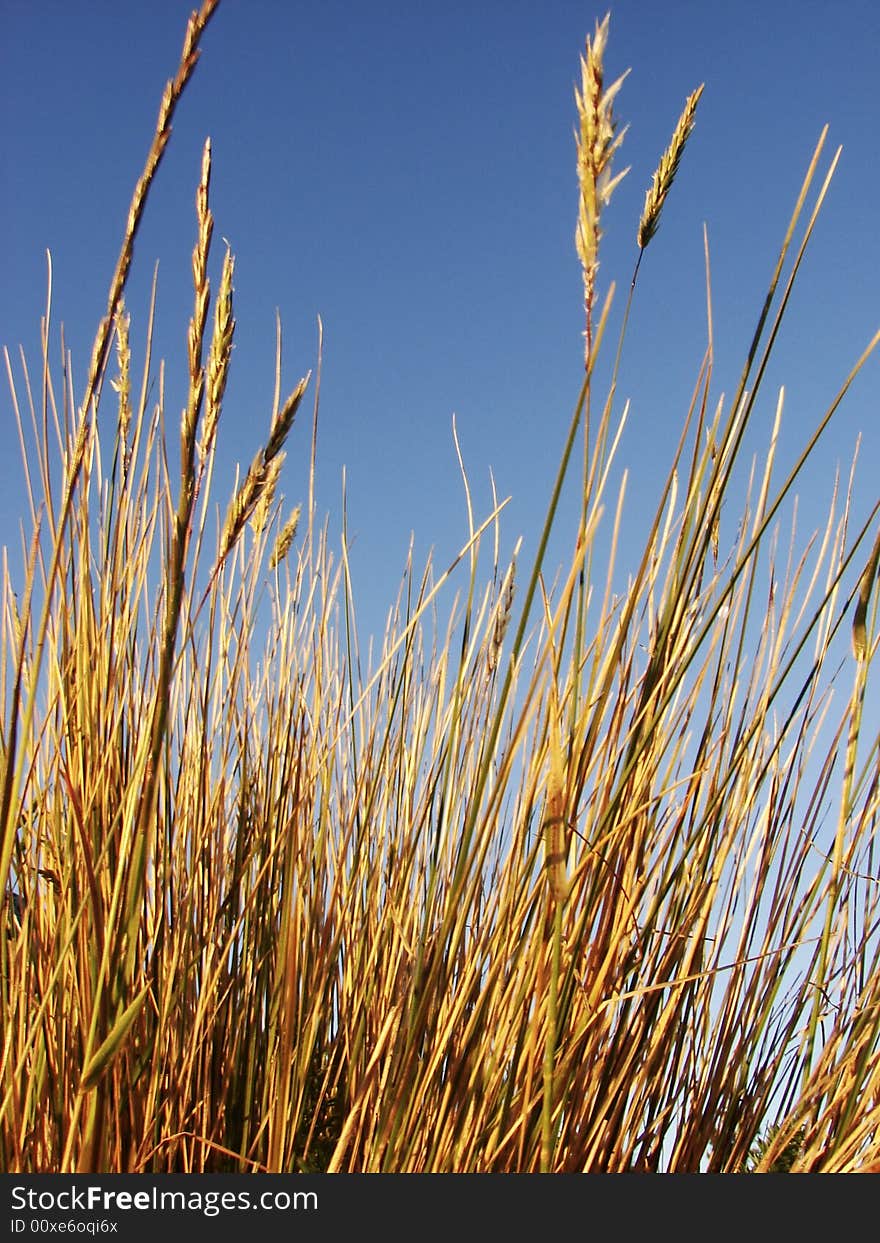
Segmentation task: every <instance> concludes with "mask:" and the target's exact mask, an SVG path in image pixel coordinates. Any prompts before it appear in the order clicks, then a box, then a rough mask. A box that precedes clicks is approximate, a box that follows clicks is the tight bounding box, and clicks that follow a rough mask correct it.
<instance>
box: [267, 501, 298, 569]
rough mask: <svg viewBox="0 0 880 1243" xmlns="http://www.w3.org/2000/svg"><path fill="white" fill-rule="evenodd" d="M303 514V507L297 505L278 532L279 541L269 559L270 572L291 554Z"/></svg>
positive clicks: (276, 542)
mask: <svg viewBox="0 0 880 1243" xmlns="http://www.w3.org/2000/svg"><path fill="white" fill-rule="evenodd" d="M301 513H302V505H297V506H296V508H295V509H294V510H292V511H291V514H290V517H289V518H288V519H287V521H286V522H285V524H284V526H283V527H282V528H281V530H280V531H279V532H278V539H277V540H276V541H275V547H274V548H273V549H272V556H271V557H270V558H269V569H270V570H274V569H275V567H276V565H280V564H281V562H282V561H283V560H284V558H285V557H286V556H287V554H288V553H289V552H290V546H291V544H292V543H293V541H294V537H295V536H296V530H297V527H298V526H299V519H300V514H301Z"/></svg>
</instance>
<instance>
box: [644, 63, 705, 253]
mask: <svg viewBox="0 0 880 1243" xmlns="http://www.w3.org/2000/svg"><path fill="white" fill-rule="evenodd" d="M702 93H703V87H702V86H698V87H697V89H696V90H695V91H694V92H693V93H692V94H690V95H689V96H688V98H687V102H686V103H685V106H684V110H683V112H682V114H681V116H680V117H679V118H678V124H677V125H676V127H675V131H674V133H673V135H672V139H671V140H670V143H669V146H668V147H667V148H666V150H665V151H664V152H663V156H662V158H661V160H660V163H659V165H658V166H657V171H656V172H655V173H654V179H653V181H652V182H651V185H650V188H649V189H648V191H647V192H646V194H645V208H644V211H643V212H642V218H641V220H640V222H639V233H638V242H639V249H640V250H644V249H645V247H646V246H647V245H648V242H650V240H651V238H652V237H653V236H654V234H655V233H656V232H657V228H658V226H659V224H660V212H661V211H662V210H663V204H664V203H665V202H666V196H667V194H668V193H669V190H670V188H671V186H672V183H673V181H674V180H675V174H676V173H677V172H678V166H679V163H680V162H681V157H682V153H683V152H684V148H685V143H686V142H687V140H688V138H689V137H690V134H691V130H692V129H693V128H694V115H695V113H696V111H697V104H698V103H699V101H700V96H701V95H702Z"/></svg>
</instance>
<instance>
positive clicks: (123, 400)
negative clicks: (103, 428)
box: [111, 299, 131, 475]
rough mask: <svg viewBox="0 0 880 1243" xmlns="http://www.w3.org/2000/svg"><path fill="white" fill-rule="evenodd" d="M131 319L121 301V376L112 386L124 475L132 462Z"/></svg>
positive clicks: (118, 339)
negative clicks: (130, 439)
mask: <svg viewBox="0 0 880 1243" xmlns="http://www.w3.org/2000/svg"><path fill="white" fill-rule="evenodd" d="M130 319H131V317H130V316H129V315H128V314H127V312H126V310H125V301H124V299H120V301H119V308H118V310H117V312H116V363H117V366H118V368H119V374H118V375H117V377H116V379H115V380H112V381H111V383H112V386H113V388H114V389H115V390H116V392H117V393H118V394H119V413H118V416H117V426H118V428H119V444H120V448H121V450H122V470H123V475H126V474H128V467H129V463H130V461H131V446H130V443H129V438H130V433H131V344H130V341H129V335H128V334H129V324H130Z"/></svg>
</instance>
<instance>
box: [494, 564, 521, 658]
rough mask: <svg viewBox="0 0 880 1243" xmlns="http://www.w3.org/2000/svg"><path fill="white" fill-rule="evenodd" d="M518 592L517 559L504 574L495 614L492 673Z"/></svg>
mask: <svg viewBox="0 0 880 1243" xmlns="http://www.w3.org/2000/svg"><path fill="white" fill-rule="evenodd" d="M515 593H516V560H513V561H511V563H510V566H509V568H508V570H507V573H506V574H505V576H504V582H503V583H502V584H501V593H500V596H499V600H498V611H497V613H496V616H495V625H494V627H493V630H492V642H491V643H490V644H489V651H488V663H489V672H490V673H491V672H492V671H493V670H494V669H495V667H496V666H497V664H498V658H499V657H500V655H501V648H502V647H503V645H504V636H505V635H506V634H507V627H508V626H509V625H510V614H511V611H512V609H513V597H514V594H515Z"/></svg>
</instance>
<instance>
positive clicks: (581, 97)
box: [575, 14, 629, 361]
mask: <svg viewBox="0 0 880 1243" xmlns="http://www.w3.org/2000/svg"><path fill="white" fill-rule="evenodd" d="M609 18H610V15H608V14H606V16H605V19H604V21H602V22H601V23H599V22H597V23H596V33H595V35H594V36H593V38H592V39H587V48H586V55H585V56H582V57H581V89H580V90H577V89H575V102H576V104H577V111H578V121H579V125H578V130H577V133H576V139H577V172H578V187H579V190H580V199H579V208H578V221H577V229H576V231H575V246H576V249H577V253H578V258H579V259H580V261H581V267H582V269H583V274H584V308H585V311H586V318H587V329H586V336H587V361H589V352H590V345H591V339H592V331H591V328H592V316H593V303H594V301H595V288H596V273H597V271H598V268H599V242H600V239H601V237H602V231H601V229H600V227H599V220H600V217H601V214H602V209H603V207H606V206H607V205H608V202H609V201H610V199H611V195H612V193H613V191H614V189H615V187H616V186H617V185H618V183H619V182H620V181H621V180H622V179H623V178H624V177H625V176H626V174H627V173H628V172H629V169H624V170H623V171H622V172H620V173H618V174H617V176H615V177H613V176H612V175H611V163H612V157H613V156H614V153H615V151H617V149H618V148H619V146H620V144H621V143H622V142H623V136H624V134H625V133H626V130H625V129H624V130H622V131H621V132H620V133H619V134H618V133H616V125H615V122H614V115H613V103H614V98H615V96H616V95H617V92H618V91H619V90H620V87H621V85H622V84H623V81H624V79H625V78H626V74H623V75H621V77H619V78H618V79H617V81H616V82H614V83H613V84H612V85H611V86H609V87H608V88H607V89H606V88H605V85H604V71H603V64H602V61H603V57H604V53H605V44H606V42H607V39H608V24H609Z"/></svg>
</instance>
